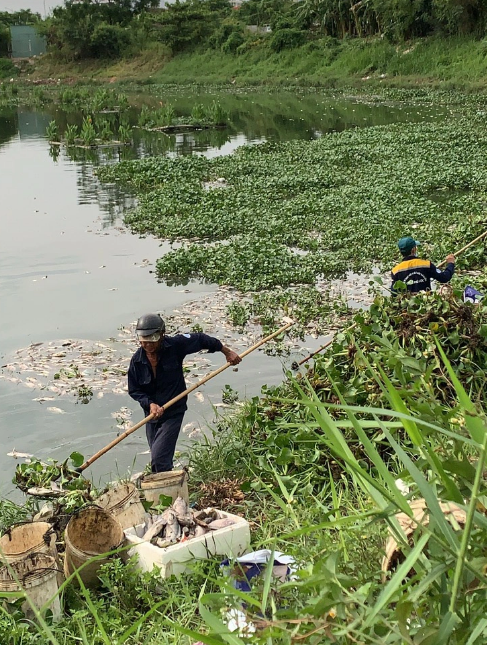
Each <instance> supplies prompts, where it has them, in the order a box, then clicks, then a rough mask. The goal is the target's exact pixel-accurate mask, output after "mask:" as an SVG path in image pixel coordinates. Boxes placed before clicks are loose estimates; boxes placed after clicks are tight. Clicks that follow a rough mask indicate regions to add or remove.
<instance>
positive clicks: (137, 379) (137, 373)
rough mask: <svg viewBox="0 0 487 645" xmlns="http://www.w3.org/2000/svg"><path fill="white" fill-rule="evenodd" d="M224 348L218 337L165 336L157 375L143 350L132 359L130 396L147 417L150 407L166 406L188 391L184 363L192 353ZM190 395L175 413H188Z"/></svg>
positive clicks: (215, 350)
mask: <svg viewBox="0 0 487 645" xmlns="http://www.w3.org/2000/svg"><path fill="white" fill-rule="evenodd" d="M222 347H223V345H222V344H221V342H220V341H219V340H218V339H217V338H213V337H212V336H207V334H178V335H177V336H165V337H164V340H163V342H162V346H161V348H160V349H159V352H158V355H157V370H156V376H154V372H153V371H152V367H151V364H150V362H149V359H148V358H147V355H146V353H145V351H144V350H143V349H142V347H140V348H139V349H138V350H137V351H136V352H135V354H134V355H133V356H132V359H131V361H130V366H129V371H128V390H129V395H130V396H131V397H132V398H133V399H134V400H135V401H138V402H139V403H140V405H141V406H142V409H143V410H144V412H145V415H146V416H148V415H149V413H150V404H151V403H157V405H161V406H162V405H164V404H165V403H167V402H168V401H170V400H171V399H172V398H173V397H175V396H177V395H178V394H180V393H181V392H184V390H185V389H186V383H185V381H184V375H183V360H184V358H185V356H187V355H188V354H194V353H195V352H199V351H200V350H202V349H207V350H208V351H209V352H211V353H213V352H218V351H221V349H222ZM187 398H188V397H187V396H185V397H184V398H182V399H181V400H180V401H178V402H177V403H175V404H174V406H172V408H171V410H173V411H174V412H181V411H184V410H186V408H187V405H186V401H187Z"/></svg>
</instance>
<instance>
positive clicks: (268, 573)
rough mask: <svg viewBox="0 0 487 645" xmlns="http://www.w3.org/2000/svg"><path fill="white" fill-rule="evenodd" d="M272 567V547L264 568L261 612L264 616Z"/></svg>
mask: <svg viewBox="0 0 487 645" xmlns="http://www.w3.org/2000/svg"><path fill="white" fill-rule="evenodd" d="M273 567H274V549H272V552H271V556H270V558H269V560H268V562H267V566H266V568H265V575H264V589H263V591H262V614H263V615H264V616H265V615H266V612H267V601H268V600H269V593H270V590H271V582H272V569H273Z"/></svg>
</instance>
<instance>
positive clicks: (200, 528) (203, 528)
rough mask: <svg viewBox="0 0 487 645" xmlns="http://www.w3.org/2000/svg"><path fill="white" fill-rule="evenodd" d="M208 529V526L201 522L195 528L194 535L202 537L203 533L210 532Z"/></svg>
mask: <svg viewBox="0 0 487 645" xmlns="http://www.w3.org/2000/svg"><path fill="white" fill-rule="evenodd" d="M208 531H209V529H208V527H206V526H201V524H197V525H196V528H195V530H194V536H195V538H197V537H201V536H202V535H205V533H208Z"/></svg>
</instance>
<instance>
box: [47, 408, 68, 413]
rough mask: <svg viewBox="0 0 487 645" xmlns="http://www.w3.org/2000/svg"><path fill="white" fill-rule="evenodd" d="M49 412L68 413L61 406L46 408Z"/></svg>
mask: <svg viewBox="0 0 487 645" xmlns="http://www.w3.org/2000/svg"><path fill="white" fill-rule="evenodd" d="M46 409H47V411H48V412H52V413H53V414H66V412H65V411H64V410H61V408H54V407H51V408H46Z"/></svg>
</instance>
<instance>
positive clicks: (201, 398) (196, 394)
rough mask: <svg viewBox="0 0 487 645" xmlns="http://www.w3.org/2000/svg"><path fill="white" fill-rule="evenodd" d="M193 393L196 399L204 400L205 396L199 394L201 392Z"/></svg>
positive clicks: (201, 401)
mask: <svg viewBox="0 0 487 645" xmlns="http://www.w3.org/2000/svg"><path fill="white" fill-rule="evenodd" d="M194 395H195V397H196V399H197V401H199V402H200V403H203V402H204V400H205V397H204V396H203V395H202V394H201V392H195V394H194Z"/></svg>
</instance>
